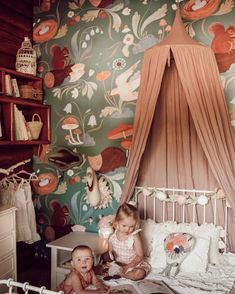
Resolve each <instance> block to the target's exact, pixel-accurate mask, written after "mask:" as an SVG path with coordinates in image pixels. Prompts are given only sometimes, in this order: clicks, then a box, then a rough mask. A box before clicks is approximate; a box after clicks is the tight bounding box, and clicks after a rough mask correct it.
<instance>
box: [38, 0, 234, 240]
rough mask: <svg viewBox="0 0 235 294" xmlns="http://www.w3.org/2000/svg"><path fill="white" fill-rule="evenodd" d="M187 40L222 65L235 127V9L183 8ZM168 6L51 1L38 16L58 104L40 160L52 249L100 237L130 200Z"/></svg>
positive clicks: (200, 0) (44, 230) (192, 2)
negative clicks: (57, 243) (65, 241)
mask: <svg viewBox="0 0 235 294" xmlns="http://www.w3.org/2000/svg"><path fill="white" fill-rule="evenodd" d="M179 5H180V8H181V14H182V16H183V21H184V23H185V26H186V29H187V31H188V33H189V34H190V35H191V37H193V38H194V39H196V40H197V41H199V42H202V43H204V44H206V45H207V46H210V47H211V48H212V49H213V50H214V52H215V56H216V59H217V63H218V67H219V71H220V75H221V81H222V83H223V87H224V90H225V94H226V99H227V105H228V109H229V114H230V118H231V123H232V124H233V126H234V128H235V96H234V93H235V91H234V90H235V75H234V73H235V49H234V44H235V41H234V34H235V18H234V16H235V8H234V1H233V0H222V1H219V0H189V1H180V3H179ZM175 9H176V3H174V1H166V0H136V1H134V0H115V1H111V0H89V1H85V0H80V1H78V0H68V1H66V0H54V1H53V0H51V1H40V5H38V6H35V7H34V33H33V36H34V44H35V46H34V47H35V49H36V51H37V56H38V66H37V71H38V75H40V76H42V77H43V78H44V103H46V104H49V105H51V131H52V138H51V144H50V146H43V148H42V149H41V152H40V153H39V156H38V157H35V171H36V174H37V175H38V178H39V180H38V181H37V182H36V183H34V194H35V204H36V208H37V223H38V226H39V230H40V233H41V235H42V236H45V239H46V241H50V240H53V239H54V238H56V237H58V236H60V235H63V234H65V233H67V232H68V231H70V230H71V226H73V225H74V224H76V225H77V226H76V229H79V230H83V229H86V230H88V231H97V229H98V222H99V219H100V217H101V216H103V215H108V214H112V213H114V212H115V210H116V208H117V205H118V202H119V199H120V197H121V193H122V187H123V183H124V179H125V172H126V165H127V163H128V156H129V149H130V146H131V141H132V134H133V118H134V112H135V105H136V101H137V96H138V87H139V83H140V69H141V63H142V60H143V54H144V52H145V50H147V49H148V48H150V47H151V46H153V45H154V44H157V43H159V42H160V41H161V40H162V39H163V38H164V37H165V36H166V34H167V33H168V32H169V31H170V30H171V25H172V23H173V19H174V14H175Z"/></svg>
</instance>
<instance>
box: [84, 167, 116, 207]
mask: <svg viewBox="0 0 235 294" xmlns="http://www.w3.org/2000/svg"><path fill="white" fill-rule="evenodd" d="M86 184H87V194H86V197H85V200H86V202H87V203H88V204H90V206H92V207H94V208H95V209H97V208H99V209H103V208H106V207H108V206H109V205H110V204H111V203H112V191H111V189H110V185H109V182H108V181H107V179H106V178H105V177H104V176H103V175H101V176H100V177H99V178H98V177H97V175H96V173H95V171H94V170H93V169H92V168H91V167H90V166H89V167H88V168H87V170H86Z"/></svg>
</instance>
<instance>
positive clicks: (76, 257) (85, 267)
mask: <svg viewBox="0 0 235 294" xmlns="http://www.w3.org/2000/svg"><path fill="white" fill-rule="evenodd" d="M71 264H72V267H73V268H74V269H75V270H77V271H78V272H80V273H82V274H85V273H87V272H89V271H90V270H91V269H92V266H93V257H92V254H91V252H90V250H88V249H78V250H76V251H75V252H74V253H73V258H72V261H71Z"/></svg>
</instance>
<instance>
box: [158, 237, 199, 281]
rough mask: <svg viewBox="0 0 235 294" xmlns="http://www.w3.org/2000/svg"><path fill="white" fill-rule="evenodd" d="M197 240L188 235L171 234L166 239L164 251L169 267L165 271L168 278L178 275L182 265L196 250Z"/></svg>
mask: <svg viewBox="0 0 235 294" xmlns="http://www.w3.org/2000/svg"><path fill="white" fill-rule="evenodd" d="M194 245H195V238H194V237H193V236H192V235H190V234H187V233H171V234H169V235H167V236H166V238H165V239H164V250H165V252H166V256H167V266H166V268H165V269H164V270H163V272H162V273H164V274H165V275H167V276H170V275H172V274H173V275H177V274H178V273H179V271H180V264H181V263H182V261H183V260H184V259H185V258H186V257H187V255H188V254H189V253H190V251H191V250H192V249H193V248H194Z"/></svg>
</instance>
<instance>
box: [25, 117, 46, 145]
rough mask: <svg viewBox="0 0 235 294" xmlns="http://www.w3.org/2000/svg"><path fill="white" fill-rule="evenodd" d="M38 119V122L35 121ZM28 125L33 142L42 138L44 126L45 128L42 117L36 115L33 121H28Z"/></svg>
mask: <svg viewBox="0 0 235 294" xmlns="http://www.w3.org/2000/svg"><path fill="white" fill-rule="evenodd" d="M36 117H37V118H38V120H35V118H36ZM26 124H27V127H28V129H29V131H30V133H31V135H32V140H37V139H38V138H39V136H40V133H41V130H42V126H43V123H42V120H41V117H40V115H39V114H37V113H34V115H33V117H32V121H28V122H27V123H26Z"/></svg>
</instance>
